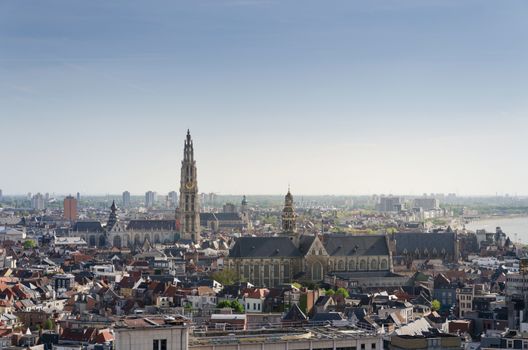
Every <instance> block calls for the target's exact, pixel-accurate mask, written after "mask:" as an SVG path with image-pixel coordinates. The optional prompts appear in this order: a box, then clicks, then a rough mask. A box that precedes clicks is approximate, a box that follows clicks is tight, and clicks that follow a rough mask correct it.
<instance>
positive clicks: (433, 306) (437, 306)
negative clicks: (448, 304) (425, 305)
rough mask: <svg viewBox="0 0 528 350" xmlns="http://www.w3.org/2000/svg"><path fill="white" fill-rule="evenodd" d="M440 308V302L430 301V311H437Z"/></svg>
mask: <svg viewBox="0 0 528 350" xmlns="http://www.w3.org/2000/svg"><path fill="white" fill-rule="evenodd" d="M441 306H442V304H440V301H439V300H436V299H435V300H433V301H431V309H433V311H438V310H440V307H441Z"/></svg>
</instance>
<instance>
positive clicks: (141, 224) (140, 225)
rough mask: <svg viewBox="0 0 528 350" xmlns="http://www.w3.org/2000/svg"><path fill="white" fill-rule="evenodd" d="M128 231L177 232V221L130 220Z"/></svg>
mask: <svg viewBox="0 0 528 350" xmlns="http://www.w3.org/2000/svg"><path fill="white" fill-rule="evenodd" d="M127 230H136V231H153V230H166V231H175V230H176V220H130V222H129V223H128V226H127Z"/></svg>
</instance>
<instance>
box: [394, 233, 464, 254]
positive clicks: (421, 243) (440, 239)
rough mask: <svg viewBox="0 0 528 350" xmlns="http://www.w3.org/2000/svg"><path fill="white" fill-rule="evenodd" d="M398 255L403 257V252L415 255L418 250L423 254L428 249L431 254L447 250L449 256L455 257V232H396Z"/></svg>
mask: <svg viewBox="0 0 528 350" xmlns="http://www.w3.org/2000/svg"><path fill="white" fill-rule="evenodd" d="M394 239H395V240H396V254H397V255H403V251H404V250H407V252H408V253H414V252H415V251H416V249H418V250H419V251H420V253H423V252H424V250H425V249H427V250H428V251H429V252H430V253H432V252H433V249H436V251H437V252H438V253H440V252H441V251H442V249H445V251H446V253H447V254H450V255H453V254H454V249H455V239H456V235H455V233H454V232H437V233H428V232H396V233H394Z"/></svg>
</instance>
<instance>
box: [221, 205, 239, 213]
mask: <svg viewBox="0 0 528 350" xmlns="http://www.w3.org/2000/svg"><path fill="white" fill-rule="evenodd" d="M222 211H223V212H224V213H236V212H237V207H236V205H234V204H233V203H226V204H224V207H223V208H222Z"/></svg>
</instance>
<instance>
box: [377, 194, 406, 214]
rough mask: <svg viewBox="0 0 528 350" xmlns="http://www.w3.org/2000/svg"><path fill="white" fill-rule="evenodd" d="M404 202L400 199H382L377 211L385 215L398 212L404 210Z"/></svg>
mask: <svg viewBox="0 0 528 350" xmlns="http://www.w3.org/2000/svg"><path fill="white" fill-rule="evenodd" d="M402 207H403V200H402V199H401V198H400V197H392V196H389V197H380V201H379V203H378V205H377V208H376V209H377V210H378V211H380V212H383V213H388V212H398V211H400V210H402Z"/></svg>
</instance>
